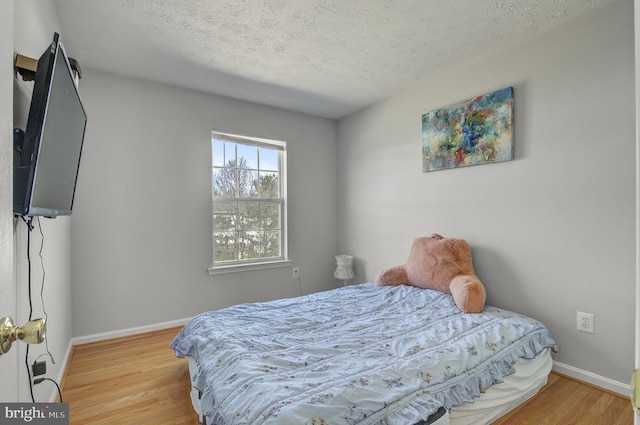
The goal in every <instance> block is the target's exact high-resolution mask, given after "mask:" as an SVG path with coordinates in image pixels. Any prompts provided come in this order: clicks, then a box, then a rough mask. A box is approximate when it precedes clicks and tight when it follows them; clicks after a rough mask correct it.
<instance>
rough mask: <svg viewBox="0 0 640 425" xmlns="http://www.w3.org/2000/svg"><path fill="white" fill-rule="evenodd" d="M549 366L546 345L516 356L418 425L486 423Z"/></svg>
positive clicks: (524, 395) (531, 388)
mask: <svg viewBox="0 0 640 425" xmlns="http://www.w3.org/2000/svg"><path fill="white" fill-rule="evenodd" d="M188 359H189V376H191V379H192V381H193V379H194V378H195V376H196V374H197V371H198V365H197V364H196V361H195V359H194V358H193V357H188ZM552 367H553V360H552V359H551V349H549V348H547V349H545V350H543V351H542V352H541V353H540V354H538V355H537V356H536V357H535V358H533V359H531V360H528V359H518V361H517V362H516V365H515V372H514V373H513V374H511V375H508V376H505V378H504V381H503V382H501V383H498V384H495V385H493V386H491V387H489V388H488V389H487V390H486V391H485V392H484V394H482V395H480V397H478V398H476V399H475V400H474V402H473V403H464V404H462V405H459V406H454V407H452V408H451V411H450V412H449V411H447V410H446V409H444V408H443V409H441V410H440V411H438V412H436V413H435V414H433V415H431V416H430V417H429V418H428V420H427V421H424V422H419V423H418V424H417V425H488V424H490V423H491V422H493V421H495V420H496V419H498V418H500V417H501V416H503V415H505V414H507V413H508V412H510V411H511V410H513V409H515V408H516V407H518V406H519V405H521V404H522V403H524V402H526V401H527V400H529V399H530V398H531V397H533V396H534V395H535V394H537V393H538V391H540V390H541V389H542V387H544V386H545V384H546V383H547V379H548V376H549V373H550V372H551V368H552ZM190 396H191V403H192V405H193V409H194V410H195V412H196V413H197V414H198V418H199V420H200V422H202V408H201V407H200V391H199V390H198V389H197V388H196V387H191V394H190Z"/></svg>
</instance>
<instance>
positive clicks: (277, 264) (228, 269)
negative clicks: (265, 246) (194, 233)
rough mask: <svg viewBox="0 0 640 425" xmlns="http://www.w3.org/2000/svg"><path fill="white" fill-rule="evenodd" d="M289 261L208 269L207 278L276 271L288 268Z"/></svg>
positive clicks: (291, 262)
mask: <svg viewBox="0 0 640 425" xmlns="http://www.w3.org/2000/svg"><path fill="white" fill-rule="evenodd" d="M291 264H293V261H291V260H278V261H265V262H264V263H251V264H232V265H228V266H218V267H209V269H208V270H209V276H213V275H216V274H225V273H237V272H248V271H252V270H266V269H276V268H279V267H290V266H291Z"/></svg>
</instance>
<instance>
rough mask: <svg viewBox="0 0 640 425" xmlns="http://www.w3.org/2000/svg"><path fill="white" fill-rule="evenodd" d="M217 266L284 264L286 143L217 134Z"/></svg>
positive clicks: (213, 144) (214, 177)
mask: <svg viewBox="0 0 640 425" xmlns="http://www.w3.org/2000/svg"><path fill="white" fill-rule="evenodd" d="M211 151H212V195H213V268H212V269H210V270H209V271H210V273H211V272H214V271H216V270H218V271H219V270H225V271H229V270H230V269H232V270H233V269H240V267H239V266H260V268H262V267H268V266H283V265H288V262H287V244H286V214H285V211H286V208H285V206H286V204H285V202H286V185H285V168H286V143H285V142H281V141H276V140H266V139H258V138H251V137H243V136H238V135H232V134H226V133H219V132H215V131H214V132H212V136H211Z"/></svg>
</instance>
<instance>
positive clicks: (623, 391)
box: [553, 361, 631, 397]
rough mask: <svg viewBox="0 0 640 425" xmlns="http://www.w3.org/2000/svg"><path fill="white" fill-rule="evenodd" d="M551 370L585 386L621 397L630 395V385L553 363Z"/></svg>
mask: <svg viewBox="0 0 640 425" xmlns="http://www.w3.org/2000/svg"><path fill="white" fill-rule="evenodd" d="M553 370H554V371H556V372H558V373H561V374H563V375H567V376H570V377H572V378H575V379H578V380H580V381H583V382H586V383H587V384H591V385H595V386H596V387H600V388H604V389H605V390H609V391H612V392H614V393H617V394H620V395H621V396H622V397H629V396H630V395H631V385H630V384H624V383H622V382H618V381H614V380H613V379H609V378H605V377H604V376H600V375H596V374H595V373H591V372H588V371H586V370H582V369H578V368H577V367H573V366H569V365H568V364H564V363H560V362H556V361H554V362H553ZM629 380H631V376H629Z"/></svg>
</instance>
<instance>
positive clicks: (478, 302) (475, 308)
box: [450, 275, 487, 313]
mask: <svg viewBox="0 0 640 425" xmlns="http://www.w3.org/2000/svg"><path fill="white" fill-rule="evenodd" d="M450 289H451V295H453V300H454V301H455V302H456V305H457V306H458V308H459V309H460V310H462V311H464V312H465V313H480V312H481V311H482V308H483V307H484V302H485V300H486V297H487V295H486V292H485V289H484V285H483V284H482V282H480V279H478V276H476V275H459V276H456V277H454V278H453V280H452V281H451V287H450Z"/></svg>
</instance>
